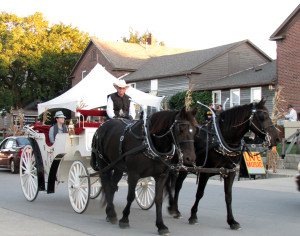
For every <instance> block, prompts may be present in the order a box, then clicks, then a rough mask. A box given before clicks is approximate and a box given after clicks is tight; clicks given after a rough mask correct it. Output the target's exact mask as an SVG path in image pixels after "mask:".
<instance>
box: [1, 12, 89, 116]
mask: <svg viewBox="0 0 300 236" xmlns="http://www.w3.org/2000/svg"><path fill="white" fill-rule="evenodd" d="M88 41H89V39H88V34H85V33H83V32H80V31H79V30H78V29H77V28H72V27H71V26H66V25H64V24H62V23H60V24H56V25H53V26H51V27H50V26H49V23H48V21H46V20H45V19H44V18H43V15H42V14H41V13H35V14H34V15H31V16H28V17H18V16H16V15H13V14H8V13H5V12H2V13H1V14H0V50H1V54H0V94H1V97H4V96H5V99H6V100H5V101H2V99H1V102H0V110H3V109H4V110H5V111H9V110H10V107H14V108H23V107H24V106H26V105H27V104H29V103H31V102H33V101H34V100H36V99H40V100H42V101H45V100H49V99H51V98H53V97H55V96H58V95H60V94H61V93H63V92H65V91H66V90H67V89H69V88H70V87H71V81H70V79H69V78H68V77H69V74H70V73H71V70H72V68H73V67H74V65H75V63H76V62H77V60H78V59H79V57H80V54H81V53H82V51H83V50H84V48H85V46H86V45H87V43H88ZM8 108H9V109H8Z"/></svg>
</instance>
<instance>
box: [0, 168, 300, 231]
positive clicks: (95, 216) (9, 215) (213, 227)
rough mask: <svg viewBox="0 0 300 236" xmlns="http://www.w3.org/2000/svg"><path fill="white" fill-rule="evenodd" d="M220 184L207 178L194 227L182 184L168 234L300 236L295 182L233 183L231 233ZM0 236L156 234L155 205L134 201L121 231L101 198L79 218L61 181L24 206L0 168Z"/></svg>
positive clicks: (119, 205)
mask: <svg viewBox="0 0 300 236" xmlns="http://www.w3.org/2000/svg"><path fill="white" fill-rule="evenodd" d="M222 185H223V182H220V181H218V180H210V181H209V186H208V187H207V190H206V193H205V196H204V198H203V200H202V202H201V203H200V207H199V213H198V218H199V222H200V223H199V224H198V225H189V224H188V223H187V219H188V217H189V212H190V208H191V205H192V203H193V201H194V195H195V187H196V186H195V179H192V178H189V179H188V180H187V181H186V183H185V184H184V188H183V191H182V195H181V198H180V209H181V212H182V214H183V217H184V218H183V219H181V220H176V219H173V218H171V217H170V216H169V215H168V214H167V212H166V210H165V209H166V206H164V212H163V216H164V220H165V223H166V225H167V226H168V227H169V229H170V231H171V233H172V235H185V236H188V235H218V236H219V235H225V236H226V235H239V236H248V235H249V236H250V235H251V236H253V235H258V236H259V235H273V236H277V235H278V236H279V235H280V236H282V235H289V236H294V235H295V236H296V235H297V236H298V235H299V234H300V192H298V191H297V190H296V185H295V181H294V178H292V177H289V178H272V179H257V180H245V181H238V182H235V183H234V190H233V212H234V215H235V218H236V220H237V221H239V222H240V224H241V226H242V230H240V231H232V230H230V229H229V226H228V225H227V223H226V208H225V202H224V193H223V186H222ZM0 189H1V191H0V232H1V235H39V236H43V235H72V236H77V235H78V236H80V235H118V236H119V235H120V234H121V235H122V236H127V235H128V236H129V235H156V234H157V233H156V232H157V229H156V227H155V207H153V208H152V209H150V210H148V211H144V210H141V209H140V208H139V207H138V205H137V204H136V203H134V204H133V206H132V210H131V217H130V223H131V228H130V229H126V230H124V229H120V228H119V227H118V226H116V225H111V224H109V223H107V222H105V211H104V209H103V208H101V206H100V198H97V199H95V200H91V201H90V204H89V206H88V209H87V211H86V212H85V213H83V214H81V215H80V214H76V213H75V212H74V211H73V209H72V208H71V205H70V203H69V199H68V194H67V185H66V183H63V184H60V185H59V186H58V189H57V192H56V193H55V194H49V195H48V194H44V193H39V196H38V197H37V199H36V200H35V201H34V202H27V201H26V200H25V198H24V197H23V193H22V190H21V187H20V183H19V176H18V175H12V174H10V173H9V172H8V171H6V170H3V169H0ZM126 192H127V187H120V190H119V192H118V193H117V194H116V198H115V206H116V211H117V213H118V216H120V215H121V213H122V210H123V207H124V206H125V202H126Z"/></svg>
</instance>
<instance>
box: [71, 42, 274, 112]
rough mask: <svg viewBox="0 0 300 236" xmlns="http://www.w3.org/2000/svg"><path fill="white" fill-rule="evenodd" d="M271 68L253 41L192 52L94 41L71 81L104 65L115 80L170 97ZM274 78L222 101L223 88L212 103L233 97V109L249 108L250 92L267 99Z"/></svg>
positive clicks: (217, 89)
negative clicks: (238, 75) (267, 67)
mask: <svg viewBox="0 0 300 236" xmlns="http://www.w3.org/2000/svg"><path fill="white" fill-rule="evenodd" d="M270 62H272V59H271V58H270V57H268V56H267V55H266V54H265V53H264V52H262V51H261V50H260V49H259V48H258V47H256V46H255V45H254V44H253V43H252V42H251V41H249V40H243V41H239V42H236V43H231V44H227V45H222V46H219V47H214V48H210V49H205V50H189V49H176V48H168V47H161V46H156V45H151V44H150V45H139V44H130V43H120V42H106V41H101V40H97V39H96V38H91V40H90V42H89V44H88V45H87V47H86V49H85V50H84V52H83V53H82V55H81V57H80V59H79V60H78V62H77V63H76V65H75V67H74V68H73V70H72V73H71V77H72V79H73V83H72V84H73V86H74V85H75V84H77V83H78V82H79V81H80V80H81V79H83V78H84V76H85V75H86V74H88V73H89V71H90V70H91V69H92V68H93V67H94V66H95V64H96V63H100V64H101V65H102V66H104V67H105V68H106V70H107V71H109V72H110V73H111V74H113V75H114V76H115V77H120V76H122V75H126V74H127V75H126V76H124V77H123V78H124V79H125V80H126V82H127V83H130V84H131V85H132V86H133V87H135V88H137V89H139V90H141V91H143V92H149V93H152V94H154V95H158V96H166V97H169V96H172V95H174V94H175V93H177V92H179V91H184V90H188V89H192V90H210V89H209V88H208V87H207V86H209V85H213V84H214V83H215V82H216V81H218V80H220V79H223V78H226V77H230V76H231V75H235V74H237V73H241V72H242V71H245V70H248V69H249V68H256V69H254V70H258V69H257V68H258V67H259V66H261V65H265V64H268V63H270ZM273 65H274V64H273ZM264 68H266V67H264ZM272 68H273V69H274V67H272ZM266 71H267V69H262V71H261V72H260V73H259V74H262V73H265V72H266ZM268 73H269V72H268ZM274 73H276V71H274ZM274 73H273V74H274ZM269 74H270V73H269ZM275 78H276V76H273V75H272V77H270V78H268V79H265V81H266V80H268V81H269V82H270V84H268V83H267V82H266V83H267V84H265V83H264V84H259V83H256V84H255V86H256V87H259V86H265V87H264V88H263V87H260V88H256V87H255V88H256V90H255V89H254V87H253V88H252V89H251V88H250V87H249V86H248V87H247V86H246V87H247V89H246V90H249V93H247V92H245V88H246V87H245V86H244V85H245V84H247V83H248V82H249V81H244V80H243V81H244V84H243V89H242V90H241V92H240V90H238V89H239V88H235V90H232V91H231V92H230V91H229V90H228V89H227V90H228V91H229V92H225V91H224V94H223V95H221V94H220V92H219V90H220V88H216V87H214V88H213V94H214V97H213V98H214V101H215V103H216V104H217V103H219V102H220V101H222V100H224V99H226V97H227V96H229V97H230V96H232V97H233V96H234V97H235V98H234V101H233V100H232V101H233V102H231V103H230V104H231V106H233V105H239V104H243V103H247V102H250V101H251V99H250V98H251V91H253V93H254V94H260V95H261V94H262V93H263V94H265V93H266V92H267V91H269V90H268V89H267V88H268V87H269V85H274V81H275ZM249 79H250V80H251V78H249ZM223 81H227V80H226V79H225V80H223ZM258 82H259V81H258ZM241 86H242V85H241ZM253 86H254V85H253ZM241 88H242V87H241ZM241 88H240V89H241ZM226 93H227V95H226ZM268 94H269V92H268ZM218 99H219V100H220V101H219V100H218ZM232 99H233V98H232ZM270 100H272V98H270ZM270 107H272V105H270Z"/></svg>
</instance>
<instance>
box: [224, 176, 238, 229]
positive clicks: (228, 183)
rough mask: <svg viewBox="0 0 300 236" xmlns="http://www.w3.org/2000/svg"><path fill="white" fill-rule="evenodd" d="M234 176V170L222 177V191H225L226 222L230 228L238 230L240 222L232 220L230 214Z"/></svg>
mask: <svg viewBox="0 0 300 236" xmlns="http://www.w3.org/2000/svg"><path fill="white" fill-rule="evenodd" d="M234 177H235V172H234V173H230V174H229V175H228V177H227V178H225V179H224V192H225V202H226V207H227V223H228V224H229V225H230V228H231V229H235V230H239V229H241V226H240V224H239V223H238V222H237V221H235V220H234V217H233V214H232V206H231V202H232V185H233V181H234Z"/></svg>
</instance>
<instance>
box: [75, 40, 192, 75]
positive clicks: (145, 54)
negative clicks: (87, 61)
mask: <svg viewBox="0 0 300 236" xmlns="http://www.w3.org/2000/svg"><path fill="white" fill-rule="evenodd" d="M92 44H94V45H95V46H96V47H97V48H98V49H99V51H100V52H101V53H102V54H103V56H104V57H105V58H106V59H107V60H108V62H109V63H110V64H111V66H112V70H125V71H129V72H132V71H136V70H137V69H138V68H139V67H140V66H141V65H142V64H143V63H144V62H145V61H146V60H148V59H149V58H152V57H159V56H163V55H174V54H179V53H183V52H190V51H194V49H182V48H171V47H164V46H158V45H147V46H146V45H141V44H136V43H124V42H109V41H103V40H98V39H97V38H95V37H92V38H91V39H90V42H89V43H88V45H87V46H86V48H85V49H84V51H83V53H82V54H81V56H80V58H79V60H78V61H77V63H76V65H75V66H74V68H73V70H72V72H71V74H70V77H72V75H73V73H74V72H75V71H76V68H77V67H78V65H79V64H80V62H81V60H82V58H84V56H85V54H86V53H87V52H88V50H89V48H90V47H91V46H92Z"/></svg>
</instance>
